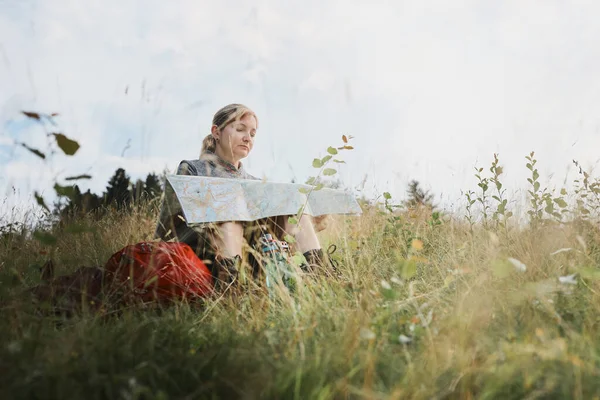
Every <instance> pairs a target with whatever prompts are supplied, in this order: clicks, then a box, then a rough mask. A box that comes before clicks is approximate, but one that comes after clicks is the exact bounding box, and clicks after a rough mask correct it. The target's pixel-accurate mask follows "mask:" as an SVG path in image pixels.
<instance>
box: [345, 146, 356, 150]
mask: <svg viewBox="0 0 600 400" xmlns="http://www.w3.org/2000/svg"><path fill="white" fill-rule="evenodd" d="M344 149H346V150H354V147H352V146H344Z"/></svg>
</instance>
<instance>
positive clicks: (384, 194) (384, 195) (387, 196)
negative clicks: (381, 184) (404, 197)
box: [383, 192, 392, 200]
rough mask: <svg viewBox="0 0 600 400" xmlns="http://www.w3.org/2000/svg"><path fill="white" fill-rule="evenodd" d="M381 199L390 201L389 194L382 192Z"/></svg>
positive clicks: (390, 196)
mask: <svg viewBox="0 0 600 400" xmlns="http://www.w3.org/2000/svg"><path fill="white" fill-rule="evenodd" d="M383 198H384V199H386V200H390V199H391V198H392V195H391V194H390V193H389V192H383Z"/></svg>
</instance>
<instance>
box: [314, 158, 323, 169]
mask: <svg viewBox="0 0 600 400" xmlns="http://www.w3.org/2000/svg"><path fill="white" fill-rule="evenodd" d="M312 166H313V167H314V168H321V167H322V166H323V163H322V162H321V160H319V159H318V158H315V159H314V160H313V162H312Z"/></svg>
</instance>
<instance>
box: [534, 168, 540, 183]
mask: <svg viewBox="0 0 600 400" xmlns="http://www.w3.org/2000/svg"><path fill="white" fill-rule="evenodd" d="M539 177H540V174H539V173H538V170H537V169H536V170H535V171H533V180H534V181H535V180H537V178H539Z"/></svg>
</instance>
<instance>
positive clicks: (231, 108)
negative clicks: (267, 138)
mask: <svg viewBox="0 0 600 400" xmlns="http://www.w3.org/2000/svg"><path fill="white" fill-rule="evenodd" d="M246 115H252V116H253V117H254V119H256V127H257V128H258V118H257V117H256V114H255V113H254V111H252V110H251V109H249V108H248V107H246V106H245V105H243V104H229V105H226V106H225V107H223V108H221V109H220V110H219V111H217V112H216V113H215V115H214V117H213V120H212V124H213V125H214V126H216V127H217V128H218V129H219V130H222V129H224V128H225V127H226V126H227V125H229V124H230V123H232V122H233V121H238V120H240V119H242V118H243V117H244V116H246ZM216 148H217V140H216V139H215V137H214V136H213V135H212V133H209V134H208V135H207V136H206V137H205V138H204V140H203V141H202V151H201V152H200V155H202V154H204V153H207V152H214V151H215V149H216Z"/></svg>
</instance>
